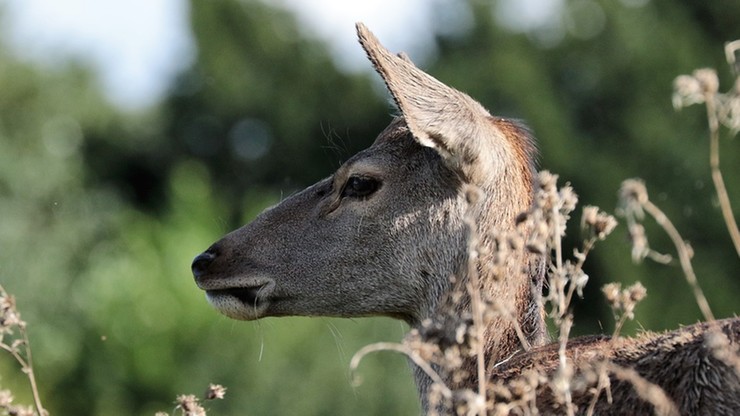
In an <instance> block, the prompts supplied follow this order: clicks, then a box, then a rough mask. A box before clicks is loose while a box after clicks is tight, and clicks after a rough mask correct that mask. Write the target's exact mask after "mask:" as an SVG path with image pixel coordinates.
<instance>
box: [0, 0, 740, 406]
mask: <svg viewBox="0 0 740 416" xmlns="http://www.w3.org/2000/svg"><path fill="white" fill-rule="evenodd" d="M572 3H573V4H576V3H578V2H572ZM580 3H583V2H582V1H581V2H580ZM597 4H598V7H600V8H601V10H602V11H603V13H604V19H605V20H604V27H603V30H602V31H601V32H599V33H598V34H596V35H594V36H593V37H590V38H588V39H584V38H582V37H578V36H575V35H573V34H566V36H565V38H564V39H563V40H562V41H561V42H560V43H557V44H555V45H551V46H548V47H547V48H543V47H541V46H540V43H538V42H537V41H536V40H533V39H534V37H533V36H531V35H527V34H513V33H511V32H508V31H507V30H505V29H503V28H500V27H497V26H496V25H495V23H494V22H493V19H491V13H490V6H488V5H484V4H483V3H480V2H469V4H468V5H461V6H459V7H471V8H473V11H474V13H473V14H472V15H473V16H474V21H473V24H472V26H471V28H470V29H469V30H468V31H462V32H455V34H454V35H453V34H449V35H444V36H443V35H440V36H439V37H438V38H437V47H438V55H437V57H436V60H435V61H434V62H431V63H430V65H429V67H428V69H429V72H430V73H432V74H433V75H435V76H437V77H438V78H440V79H441V80H442V81H443V82H446V83H448V84H450V85H452V86H455V87H457V88H459V89H461V90H463V91H466V92H468V93H469V94H470V95H472V96H473V97H475V98H476V99H479V100H480V101H481V102H482V103H483V104H484V105H486V106H487V107H488V108H489V109H490V110H491V112H492V113H494V114H497V115H502V116H513V117H518V118H522V119H525V120H526V122H527V123H528V124H529V125H530V126H531V127H532V129H533V131H534V133H535V135H536V136H537V137H538V138H539V143H540V148H541V153H542V162H541V165H542V166H543V167H546V168H548V169H550V170H552V171H555V172H558V173H559V174H560V177H561V178H562V179H563V180H566V181H570V182H571V183H572V184H573V185H574V188H575V189H576V191H577V192H578V193H579V194H580V200H581V201H582V202H583V203H586V204H594V205H599V206H601V207H602V208H603V209H606V210H610V209H611V207H613V206H614V205H615V203H616V192H617V190H618V188H619V183H620V182H621V181H622V180H623V179H625V178H627V177H633V176H640V177H642V178H644V179H645V180H646V183H647V186H648V188H649V189H650V192H651V195H654V196H655V197H654V199H655V202H656V204H658V205H661V209H663V210H664V211H665V212H666V213H667V214H668V215H669V216H670V217H671V218H672V219H673V221H674V223H675V225H676V227H677V228H678V229H679V230H681V232H682V235H683V236H684V237H685V238H686V239H688V240H689V241H690V242H691V244H692V247H693V249H694V252H695V258H694V265H695V269H696V271H697V274H698V276H699V279H700V280H701V281H702V285H703V287H705V290H706V294H707V297H708V298H709V300H710V302H711V304H712V307H713V310H714V312H715V314H716V315H718V316H729V315H732V314H733V313H736V312H738V311H737V309H736V307H737V302H736V300H735V296H732V295H733V294H737V293H740V283H738V281H737V279H736V274H737V272H736V271H737V258H736V256H735V255H734V252H733V249H732V245H731V243H730V240H729V238H728V237H727V233H726V231H725V230H724V225H723V223H722V221H721V218H720V214H719V209H718V207H717V206H716V204H715V198H714V191H713V189H712V187H711V182H710V179H709V167H708V149H707V133H706V122H705V119H704V114H703V113H702V112H701V111H700V110H699V109H698V108H690V109H685V110H683V111H682V112H680V113H676V112H675V111H674V110H673V109H672V107H671V102H670V93H671V82H672V80H673V78H674V77H675V76H676V75H678V74H682V73H687V72H690V71H691V70H693V69H694V68H696V67H698V66H712V67H715V68H718V69H719V70H720V74H727V72H726V65H725V64H724V63H723V56H722V50H721V48H722V44H723V42H724V41H727V40H731V39H736V38H740V33H738V30H739V29H738V26H737V25H736V24H735V23H736V22H734V20H733V19H732V18H731V17H732V16H738V15H740V10H738V5H737V3H733V2H710V3H707V4H703V3H700V2H696V3H688V4H677V3H675V2H671V1H668V0H660V1H658V0H656V1H652V2H648V3H647V4H646V5H645V6H644V7H640V8H630V7H625V6H623V5H621V4H620V3H617V2H608V1H600V2H598V3H597ZM191 7H192V29H193V33H194V34H195V37H196V42H197V48H198V59H197V61H196V62H195V64H194V65H193V66H192V67H191V68H189V69H188V70H186V71H185V72H184V73H183V74H181V75H180V77H179V78H178V79H177V80H175V81H174V82H173V86H172V90H171V93H170V95H169V97H168V98H167V99H166V101H165V102H164V103H163V104H162V105H161V107H160V108H157V109H153V110H152V111H151V112H150V113H148V114H145V115H137V116H132V115H125V114H120V113H119V112H118V111H117V110H116V109H114V108H111V107H110V106H108V105H107V104H106V103H105V102H104V100H103V99H102V98H101V96H100V94H99V92H98V91H97V87H96V84H95V83H94V81H93V79H92V77H91V76H90V75H89V73H88V71H87V70H85V69H84V68H81V67H79V66H76V65H71V64H70V65H68V66H66V67H63V68H59V69H56V70H54V71H49V70H44V71H42V70H40V69H36V68H33V67H31V66H29V65H28V64H24V63H20V62H18V61H17V60H16V59H15V58H14V57H13V56H12V55H10V54H9V53H8V52H7V51H5V50H0V148H1V149H2V151H0V213H2V219H0V281H2V284H3V286H4V287H5V288H6V289H7V290H8V291H9V292H11V293H13V294H14V295H16V297H17V301H18V305H19V309H20V310H21V311H22V312H23V314H24V318H25V320H26V321H27V322H29V334H30V338H31V345H32V347H33V349H34V357H35V362H36V365H35V367H36V374H37V378H38V381H39V383H40V386H41V393H42V398H43V399H44V404H45V406H46V407H47V408H48V409H49V410H50V411H51V412H52V414H58V415H65V414H75V415H86V414H90V415H93V414H95V415H98V414H99V415H103V414H116V415H127V414H153V413H154V412H155V411H157V410H166V411H168V410H171V409H172V408H173V407H174V405H173V404H172V400H173V399H174V397H175V396H176V395H177V394H181V393H191V392H193V393H198V392H200V391H202V390H204V389H205V387H206V386H207V385H208V383H209V382H215V383H219V384H223V385H225V386H227V387H228V388H229V394H228V395H227V396H226V399H225V400H223V401H218V402H213V403H209V404H208V405H209V406H210V407H211V411H212V413H213V414H214V415H219V414H224V415H230V414H257V415H259V414H306V415H310V414H357V413H358V412H359V413H362V414H382V413H386V414H414V413H416V412H417V409H418V405H417V404H416V397H415V389H414V386H413V384H412V381H411V376H410V373H409V371H408V367H407V365H406V363H405V361H404V360H403V359H402V358H400V357H397V356H393V355H390V354H389V355H380V356H377V357H373V358H370V359H366V360H367V361H366V362H365V363H363V365H362V366H361V367H360V372H361V375H362V377H363V379H364V380H365V382H364V384H362V385H360V386H358V387H354V386H353V385H352V383H351V378H350V375H349V373H348V363H349V359H350V357H351V356H352V354H353V353H354V352H355V351H357V350H358V349H359V348H360V347H361V346H363V345H365V344H367V343H369V342H373V341H380V340H384V339H387V340H391V341H397V340H398V339H400V337H401V334H402V333H403V332H404V328H403V326H402V325H400V324H398V323H397V322H393V321H390V320H385V319H367V320H358V321H348V320H334V319H308V318H282V319H268V320H265V321H259V322H256V323H246V324H245V323H238V322H234V321H230V320H227V319H226V318H224V317H222V316H220V315H218V314H217V313H216V312H215V311H214V310H213V309H212V308H210V307H209V306H208V305H207V303H206V302H205V300H204V299H203V294H202V293H201V292H200V291H199V290H198V289H197V288H196V287H195V285H194V284H193V282H192V280H191V277H190V271H189V263H190V260H191V259H192V257H193V256H194V255H196V254H197V253H199V252H201V251H202V250H204V249H205V248H207V245H208V244H210V243H211V242H213V241H215V240H216V239H217V238H218V237H219V236H220V235H222V234H224V233H226V232H228V231H229V230H231V229H233V228H234V227H236V226H238V225H240V224H242V223H244V222H247V221H249V220H251V219H252V218H254V216H256V215H257V214H258V213H259V212H260V211H261V210H262V209H263V208H264V207H266V206H269V205H271V204H273V203H275V202H277V201H278V200H279V199H280V198H281V197H282V196H283V195H284V194H285V193H289V192H291V191H293V190H295V189H297V188H299V187H301V186H304V185H307V184H309V183H311V182H313V181H315V180H317V179H319V178H321V177H323V176H326V175H327V174H329V173H330V172H331V171H332V170H333V169H334V168H336V167H337V166H338V164H339V163H340V161H341V160H342V159H344V158H346V157H347V156H349V155H351V154H353V153H355V152H356V151H357V150H359V149H361V148H364V147H366V146H368V145H369V144H370V143H371V142H372V140H373V139H374V137H375V136H376V135H377V134H378V133H379V132H380V130H381V129H382V128H383V127H384V126H385V124H386V123H387V122H388V121H389V119H390V117H389V116H388V113H389V109H388V106H387V105H386V104H385V102H384V99H385V97H379V96H378V95H377V94H376V93H375V91H376V90H375V89H374V88H373V87H372V83H373V82H374V81H372V80H371V79H370V78H368V77H365V76H359V75H348V74H344V73H341V72H339V71H338V70H337V69H336V68H335V67H334V65H333V63H332V61H331V60H330V58H329V55H328V53H327V52H326V50H325V47H324V45H321V44H320V43H318V42H317V41H315V40H312V39H306V38H305V37H304V36H303V35H302V34H301V32H299V30H298V28H297V27H296V23H295V21H294V20H293V18H292V17H291V16H290V15H289V14H287V13H286V12H281V11H277V10H275V9H272V8H270V7H268V6H266V5H265V4H263V3H260V2H256V1H253V0H245V1H235V0H229V1H225V0H224V1H218V2H214V1H210V2H207V1H193V2H191ZM574 7H575V6H574ZM434 18H435V19H437V20H438V21H443V20H444V16H434ZM412 52H413V51H412ZM411 55H412V58H413V53H412V54H411ZM368 65H369V64H368ZM721 79H723V77H722V76H721ZM726 88H729V84H727V85H725V86H724V89H726ZM736 145H737V142H736V141H728V140H723V143H722V144H721V146H722V148H723V149H724V150H723V151H722V152H721V153H722V164H723V165H722V166H723V171H724V173H725V179H726V183H727V187H728V190H729V192H730V198H731V199H732V200H733V201H740V160H738V158H739V157H740V152H737V151H734V150H733V149H734V147H735V146H736ZM621 232H622V233H623V234H624V228H622V231H621ZM619 233H620V231H619V229H618V231H617V234H619ZM569 234H570V235H571V236H572V241H571V243H572V244H575V243H576V242H577V241H580V237H579V236H578V235H577V232H576V231H575V230H572V232H571V233H569ZM648 236H649V238H650V239H651V244H652V246H653V248H656V249H659V250H664V251H669V250H670V244H669V242H668V240H667V238H665V237H663V235H662V233H661V232H660V230H659V229H658V228H657V227H656V228H654V229H650V228H649V229H648ZM629 250H630V248H629V245H628V244H626V243H625V242H624V241H621V240H620V239H619V237H618V236H617V237H612V238H611V239H609V240H607V241H605V242H603V243H602V244H601V245H600V246H599V247H598V248H597V249H596V250H595V252H594V253H592V254H591V255H590V258H589V263H587V264H586V268H585V270H586V272H587V273H588V274H589V275H590V276H591V282H590V284H589V285H588V286H587V288H586V292H585V297H586V300H585V302H581V303H580V304H578V305H577V307H576V314H575V315H576V326H575V327H574V332H575V333H594V332H602V329H601V326H602V325H603V326H606V329H604V331H603V332H607V333H608V332H610V330H609V325H610V322H611V321H612V319H611V315H610V312H609V311H608V309H607V306H606V303H605V302H603V301H602V298H601V295H600V294H599V292H598V290H599V287H600V286H601V285H602V284H604V283H606V282H608V281H612V280H620V281H623V282H624V283H625V284H629V283H632V282H633V281H635V280H641V281H642V283H643V284H644V285H645V286H646V287H647V292H648V297H647V298H646V300H645V301H644V302H643V303H642V304H640V306H639V307H638V308H637V311H636V317H637V318H636V321H637V322H638V323H639V325H642V326H644V327H646V328H649V329H656V330H659V329H663V328H674V327H676V326H677V325H678V324H679V323H684V324H687V323H691V322H694V321H696V320H698V319H699V317H700V314H699V311H698V309H697V308H696V306H695V304H694V301H693V298H692V296H691V292H690V290H689V289H688V287H687V286H686V285H685V283H684V282H683V279H682V277H681V273H680V270H679V269H678V267H664V266H658V265H652V264H643V265H640V266H635V265H632V264H630V262H629ZM627 326H628V328H627V329H628V330H629V329H630V328H631V329H632V330H634V326H631V327H630V326H629V324H628V325H627ZM623 332H625V331H623ZM0 377H1V378H0V386H3V387H10V388H12V389H13V390H14V393H15V394H16V395H17V396H19V398H20V399H23V401H25V402H26V403H30V400H29V398H30V393H27V392H26V389H25V384H24V381H23V378H22V376H19V375H18V373H17V369H16V368H14V367H13V363H12V362H11V361H10V360H6V359H4V358H0Z"/></svg>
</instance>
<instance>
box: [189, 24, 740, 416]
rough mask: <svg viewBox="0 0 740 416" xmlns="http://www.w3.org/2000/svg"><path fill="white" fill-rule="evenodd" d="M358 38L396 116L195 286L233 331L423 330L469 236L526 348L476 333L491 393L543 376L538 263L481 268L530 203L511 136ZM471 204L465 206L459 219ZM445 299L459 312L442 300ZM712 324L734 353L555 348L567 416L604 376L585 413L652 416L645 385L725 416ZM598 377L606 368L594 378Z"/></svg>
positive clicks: (459, 274)
mask: <svg viewBox="0 0 740 416" xmlns="http://www.w3.org/2000/svg"><path fill="white" fill-rule="evenodd" d="M358 35H359V38H360V43H361V44H362V46H363V47H364V48H365V50H366V52H367V54H368V56H369V58H370V60H371V61H372V62H373V64H374V65H375V68H376V69H377V71H378V73H379V74H380V75H381V76H382V77H383V80H384V81H385V82H386V84H387V86H388V89H389V90H390V92H391V94H392V96H393V97H394V99H395V101H396V103H397V104H398V107H399V110H400V112H401V117H399V118H397V119H395V120H394V121H393V122H391V124H390V125H389V126H388V128H386V129H385V130H384V131H383V132H382V133H381V134H380V135H379V136H378V138H377V139H376V141H375V142H374V143H373V145H372V146H371V147H370V148H368V149H366V150H364V151H362V152H360V153H358V154H357V155H355V156H353V157H352V158H350V159H349V160H348V161H347V162H346V163H345V164H344V165H342V166H341V167H340V168H339V169H338V170H337V171H336V172H335V173H334V174H333V175H332V176H331V177H329V178H326V179H324V180H322V181H319V182H318V183H316V184H314V185H312V186H310V187H308V188H307V189H305V190H303V191H301V192H299V193H297V194H295V195H293V196H291V197H289V198H287V199H285V200H284V201H282V202H281V203H280V204H279V205H277V206H275V207H273V208H271V209H269V210H267V211H265V212H264V213H262V214H261V215H260V216H259V217H258V218H256V219H255V220H254V221H253V222H252V223H250V224H247V225H245V226H244V227H242V228H240V229H238V230H235V231H233V232H232V233H230V234H228V235H226V236H225V237H223V238H222V239H221V240H219V241H217V242H216V243H214V244H213V245H212V246H211V247H210V248H209V249H208V250H206V251H205V252H204V253H203V254H201V255H199V256H198V257H196V259H195V260H194V262H193V274H194V276H195V279H196V283H197V285H198V287H200V288H201V289H203V290H204V291H206V293H207V297H208V300H209V301H210V302H211V303H212V304H213V305H214V306H215V307H216V308H217V309H219V310H220V311H221V312H222V313H224V314H225V315H227V316H230V317H232V318H235V319H242V320H251V319H260V318H263V317H267V316H286V315H304V316H316V315H323V316H344V317H357V316H377V315H383V316H390V317H394V318H398V319H403V320H405V321H406V322H408V323H409V325H411V326H412V327H413V328H415V329H423V322H424V321H425V320H429V319H432V320H441V319H444V317H445V316H448V317H449V316H452V317H455V316H457V317H459V316H463V315H464V314H465V313H467V312H469V310H470V304H471V298H470V296H469V295H468V290H467V286H466V285H467V284H468V282H469V277H470V275H469V272H470V271H471V270H470V269H469V268H468V266H469V265H470V264H471V259H470V258H469V250H468V243H469V241H470V239H471V238H474V237H475V238H478V239H479V240H480V241H479V248H480V250H479V254H480V257H479V258H478V260H477V262H475V263H474V264H473V266H474V269H473V270H474V271H475V272H476V273H478V274H479V275H480V288H479V289H480V291H481V293H482V295H483V297H484V298H485V299H504V300H507V301H508V300H511V299H514V300H515V304H516V314H517V322H518V325H519V327H520V328H521V330H522V332H523V333H524V337H525V338H526V342H527V343H528V344H530V345H532V346H533V347H535V348H533V349H532V350H530V351H529V352H526V353H524V352H522V351H520V350H521V349H522V346H521V342H520V339H519V337H518V336H517V334H516V332H515V327H514V326H513V325H512V323H511V322H510V321H509V320H507V319H504V318H500V317H498V318H494V319H491V320H490V323H489V324H488V326H487V328H486V329H485V334H486V342H485V358H486V362H487V363H489V364H490V365H489V366H488V369H489V373H490V374H489V376H490V382H491V383H498V384H501V385H505V384H507V383H510V382H515V381H516V379H517V378H518V377H519V376H520V374H523V372H524V373H526V372H527V370H532V369H536V370H538V371H541V372H542V373H543V374H546V375H547V374H550V375H552V374H553V372H554V371H555V369H556V368H557V366H558V358H559V356H558V354H557V349H558V346H557V345H553V344H551V345H544V344H545V342H546V339H547V336H546V333H545V323H544V319H543V309H542V306H541V303H540V294H541V290H542V284H543V279H544V271H545V266H544V260H543V258H542V257H541V256H538V255H534V254H531V253H520V254H519V255H518V257H516V256H515V258H514V257H513V258H512V259H508V260H507V261H508V262H507V263H505V264H504V266H503V267H504V272H503V273H501V274H499V275H493V274H492V272H491V271H490V270H489V268H488V267H487V266H486V265H488V264H491V263H492V262H493V260H494V258H493V256H494V253H495V250H494V245H495V244H496V236H497V235H501V234H502V233H506V232H507V231H511V230H513V229H514V228H515V222H516V217H517V215H519V214H520V213H521V212H524V211H526V210H528V209H529V208H530V205H531V204H532V195H533V178H534V173H535V169H534V153H535V148H534V144H533V141H532V139H531V138H530V136H529V134H528V133H527V131H526V130H525V129H524V128H522V127H521V126H519V125H517V124H516V123H514V122H511V121H508V120H504V119H500V118H495V117H492V116H491V115H490V114H489V113H488V112H487V111H486V110H485V109H484V108H483V107H482V106H481V105H480V104H478V103H477V102H476V101H475V100H473V99H472V98H470V97H469V96H467V95H466V94H463V93H461V92H459V91H457V90H454V89H452V88H450V87H448V86H446V85H444V84H443V83H441V82H439V81H438V80H436V79H434V78H433V77H431V76H429V75H428V74H426V73H424V72H423V71H421V70H420V69H418V68H417V67H415V66H414V65H413V63H411V61H410V60H409V59H408V58H406V57H399V56H397V55H394V54H391V53H390V52H388V51H387V50H386V49H385V48H383V46H382V45H380V43H379V42H378V40H377V39H376V38H375V37H374V36H373V35H372V34H371V33H370V32H369V31H368V30H367V28H365V27H364V26H362V25H358ZM357 181H360V182H362V183H365V185H367V184H368V183H369V184H371V185H372V187H373V189H372V191H370V192H368V193H362V192H360V191H355V190H354V189H355V188H353V184H356V183H357ZM363 181H364V182H363ZM348 189H350V190H351V192H348V191H347V190H348ZM360 189H361V188H360ZM471 189H475V190H478V191H479V193H480V201H478V202H477V203H475V204H472V205H471V204H470V203H469V198H470V197H471V195H470V194H469V193H470V190H471ZM358 192H360V193H359V194H358ZM469 217H472V223H473V224H474V225H473V227H472V229H471V228H470V227H468V222H467V218H469ZM451 277H454V279H451ZM455 292H458V293H462V297H459V298H458V297H454V296H452V295H451V294H452V293H455ZM714 325H716V326H717V327H719V328H721V330H722V331H723V332H724V333H725V334H726V335H727V337H728V338H729V340H730V342H731V343H733V345H735V346H736V345H737V343H738V338H740V335H739V334H740V320H738V319H734V320H728V321H720V322H718V323H716V324H700V325H695V326H690V327H686V328H682V329H680V330H678V331H675V332H671V333H667V334H644V335H643V336H641V337H639V338H636V339H632V340H625V339H616V340H610V339H608V338H605V337H589V338H581V339H576V340H571V341H569V342H568V347H567V351H566V355H567V357H568V358H569V360H570V361H571V362H572V364H573V366H574V367H575V368H576V369H577V370H578V372H577V374H576V376H575V378H574V379H573V380H574V383H575V384H574V385H573V387H572V391H573V403H574V404H575V405H576V406H577V409H578V411H579V412H585V411H586V409H587V408H588V406H589V405H590V404H591V398H592V397H594V393H593V391H592V390H589V389H590V388H593V387H594V385H593V382H592V380H591V381H589V380H587V379H588V376H589V375H591V376H592V375H593V374H594V371H595V369H597V368H601V369H602V370H600V371H607V372H608V375H609V377H610V380H611V381H610V382H611V389H610V394H611V396H610V397H612V402H613V403H612V404H609V403H608V401H607V395H606V392H603V391H602V392H600V394H599V396H598V401H597V402H595V410H596V411H597V413H598V414H607V413H611V414H643V413H650V412H652V410H653V407H652V404H650V403H648V402H646V401H645V400H644V399H643V398H641V397H642V396H641V394H642V395H644V394H645V393H644V392H643V391H642V390H645V389H646V390H645V391H648V392H650V391H653V390H651V389H650V387H651V386H652V384H651V383H654V384H658V385H660V386H661V387H662V388H663V389H664V390H665V393H666V394H667V396H668V397H669V398H670V400H671V401H672V402H674V403H675V406H673V405H672V404H671V401H667V400H664V402H665V403H663V407H660V408H659V409H662V410H665V411H666V412H669V413H670V412H671V411H675V410H676V409H678V411H680V412H681V413H686V414H732V413H733V412H736V411H740V398H739V397H740V394H738V392H740V388H739V387H738V384H739V381H738V374H737V373H736V372H735V371H734V370H733V369H732V368H731V366H729V365H727V363H725V362H724V361H722V360H718V359H717V358H716V357H715V356H714V355H713V351H711V350H710V349H708V348H707V347H706V345H705V342H704V340H705V337H706V334H708V333H709V332H710V330H711V329H712V328H714V327H715V326H714ZM605 362H610V363H611V364H609V365H610V366H611V367H609V366H607V367H604V365H602V366H601V367H598V364H600V363H601V364H603V363H605ZM463 366H464V367H466V368H469V369H470V370H469V371H468V373H469V374H471V375H472V376H470V377H468V378H466V379H463V380H461V381H460V382H453V380H452V379H451V378H450V377H451V376H450V375H446V376H447V377H448V378H447V380H446V382H447V383H448V384H449V385H450V386H452V385H453V384H457V385H456V386H455V387H458V388H470V389H475V388H476V386H477V379H476V377H475V376H474V374H476V373H475V371H473V370H472V369H473V368H474V367H475V360H473V359H470V360H468V361H467V362H465V363H463ZM604 368H606V370H603V369H604ZM416 379H417V384H418V386H419V391H420V396H421V399H422V403H423V405H424V407H425V409H426V408H427V407H428V404H427V401H426V400H427V392H428V390H429V387H430V384H431V379H430V378H429V377H427V375H426V374H424V373H423V372H422V371H419V370H417V371H416ZM579 380H581V381H583V382H580V381H579ZM584 380H585V381H584ZM587 381H588V383H587ZM578 382H580V384H578ZM589 383H591V384H589ZM545 384H546V383H545ZM545 384H542V385H540V387H538V390H537V392H538V396H537V400H538V405H539V406H540V412H541V413H548V414H549V413H562V411H563V408H562V405H560V404H558V401H557V400H556V397H555V396H554V395H553V394H552V391H550V390H548V387H547V386H545ZM634 386H637V388H635V387H634ZM661 394H662V393H661ZM655 395H658V396H659V395H660V394H658V393H655ZM666 403H667V404H666ZM512 412H515V410H513V409H512ZM736 414H738V413H737V412H736Z"/></svg>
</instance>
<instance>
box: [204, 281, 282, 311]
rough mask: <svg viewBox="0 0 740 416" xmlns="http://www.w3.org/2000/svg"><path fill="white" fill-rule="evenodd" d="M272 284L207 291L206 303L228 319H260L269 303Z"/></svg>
mask: <svg viewBox="0 0 740 416" xmlns="http://www.w3.org/2000/svg"><path fill="white" fill-rule="evenodd" d="M273 287H274V283H271V282H267V283H262V284H258V285H254V286H248V287H231V288H223V289H207V290H206V298H207V299H208V302H209V303H210V304H211V305H212V306H213V307H214V308H216V309H218V311H219V312H221V313H222V314H224V315H226V316H228V317H229V318H233V319H239V320H245V321H251V320H254V319H259V318H261V317H262V316H263V315H264V313H265V310H266V309H267V306H268V305H269V303H270V293H271V292H272V289H273Z"/></svg>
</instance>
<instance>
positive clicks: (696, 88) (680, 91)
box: [672, 75, 704, 110]
mask: <svg viewBox="0 0 740 416" xmlns="http://www.w3.org/2000/svg"><path fill="white" fill-rule="evenodd" d="M672 101H673V108H675V109H676V110H679V109H681V108H683V107H688V106H690V105H693V104H699V103H703V102H704V94H703V93H702V88H701V84H700V83H699V80H697V79H696V78H694V77H692V76H691V75H679V76H678V77H676V79H674V80H673V99H672Z"/></svg>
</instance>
